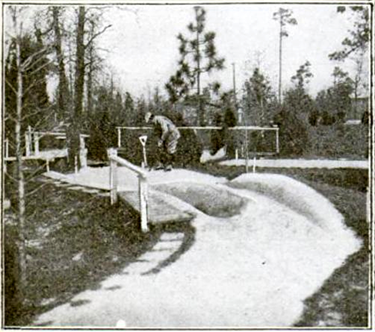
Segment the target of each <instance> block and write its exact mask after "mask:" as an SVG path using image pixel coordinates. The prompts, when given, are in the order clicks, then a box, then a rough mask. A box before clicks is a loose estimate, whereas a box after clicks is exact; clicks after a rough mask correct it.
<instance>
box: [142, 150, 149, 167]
mask: <svg viewBox="0 0 375 332" xmlns="http://www.w3.org/2000/svg"><path fill="white" fill-rule="evenodd" d="M142 149H143V160H144V165H145V167H148V165H147V156H146V146H143V147H142Z"/></svg>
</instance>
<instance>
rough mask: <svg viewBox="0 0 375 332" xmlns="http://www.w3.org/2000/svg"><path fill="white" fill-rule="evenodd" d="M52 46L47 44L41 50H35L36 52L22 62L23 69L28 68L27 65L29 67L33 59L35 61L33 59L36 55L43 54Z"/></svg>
mask: <svg viewBox="0 0 375 332" xmlns="http://www.w3.org/2000/svg"><path fill="white" fill-rule="evenodd" d="M50 48H51V47H50V46H46V47H43V48H42V49H41V50H40V51H38V52H35V53H34V54H31V55H30V56H29V57H28V58H27V59H26V60H25V61H24V62H23V63H22V65H21V70H22V71H23V70H26V69H27V67H29V66H30V65H31V64H32V61H33V59H34V58H35V57H36V56H38V55H40V54H42V53H44V52H46V51H47V50H48V49H50Z"/></svg>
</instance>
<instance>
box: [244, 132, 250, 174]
mask: <svg viewBox="0 0 375 332" xmlns="http://www.w3.org/2000/svg"><path fill="white" fill-rule="evenodd" d="M245 157H246V159H245V168H246V173H249V143H248V137H247V128H246V129H245Z"/></svg>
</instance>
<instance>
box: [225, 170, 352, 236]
mask: <svg viewBox="0 0 375 332" xmlns="http://www.w3.org/2000/svg"><path fill="white" fill-rule="evenodd" d="M227 185H228V186H230V187H233V188H239V189H248V190H253V191H256V192H259V193H261V194H264V195H266V196H268V197H271V198H272V199H274V200H276V201H278V202H279V203H282V204H284V205H286V206H288V207H289V208H291V209H292V210H294V211H296V212H298V213H300V214H302V215H304V216H305V217H307V218H308V219H309V220H311V221H313V222H314V223H315V224H316V225H318V226H319V227H321V228H323V229H325V230H330V231H340V232H341V231H342V230H343V229H345V228H346V226H345V223H344V218H343V216H342V215H341V214H340V213H339V212H338V211H337V210H336V208H335V207H334V206H333V204H332V203H331V202H330V201H329V200H328V199H327V198H325V197H324V196H323V195H321V194H320V193H318V192H317V191H316V190H314V189H312V188H311V187H309V186H308V185H306V184H304V183H302V182H299V181H297V180H295V179H292V178H290V177H288V176H285V175H279V174H250V173H248V174H242V175H240V176H239V177H237V178H235V179H234V180H232V181H230V182H228V183H227Z"/></svg>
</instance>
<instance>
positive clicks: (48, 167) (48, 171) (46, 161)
mask: <svg viewBox="0 0 375 332" xmlns="http://www.w3.org/2000/svg"><path fill="white" fill-rule="evenodd" d="M46 162H47V165H46V166H47V172H49V159H47V160H46Z"/></svg>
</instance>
